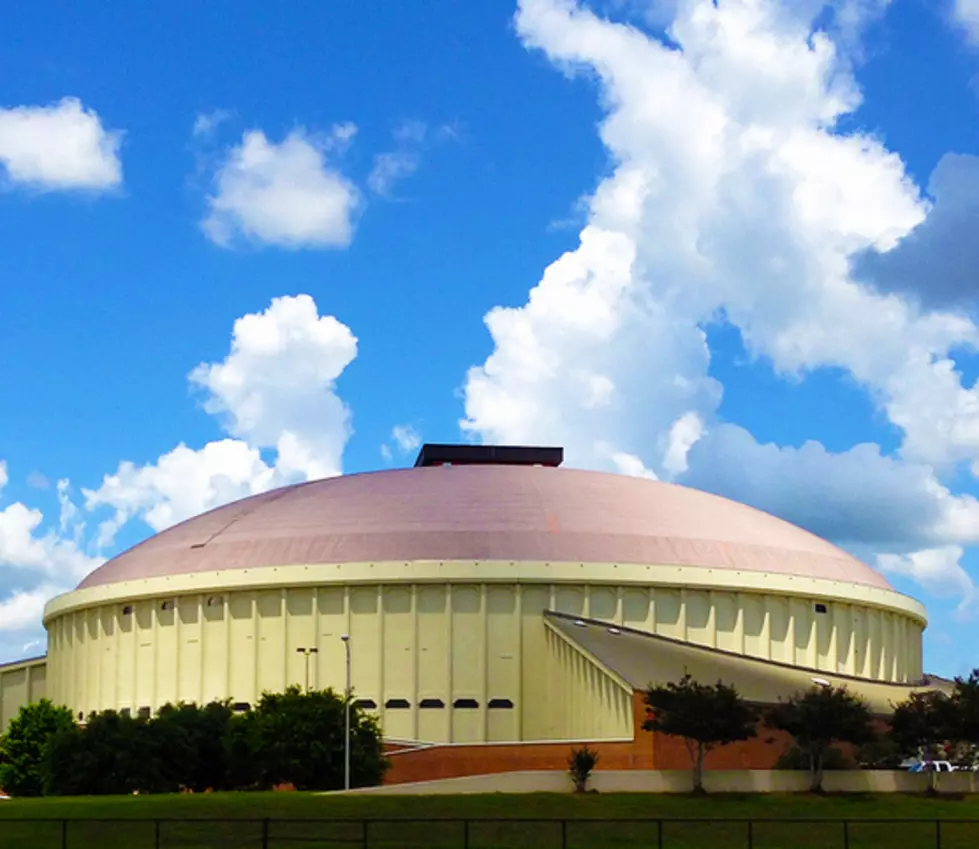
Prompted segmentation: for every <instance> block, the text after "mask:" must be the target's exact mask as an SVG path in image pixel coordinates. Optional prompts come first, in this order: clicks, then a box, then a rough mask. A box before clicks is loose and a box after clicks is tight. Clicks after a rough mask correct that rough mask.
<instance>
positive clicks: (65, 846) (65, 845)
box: [61, 820, 68, 849]
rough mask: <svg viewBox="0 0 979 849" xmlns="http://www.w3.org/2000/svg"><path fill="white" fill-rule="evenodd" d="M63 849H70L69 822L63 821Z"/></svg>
mask: <svg viewBox="0 0 979 849" xmlns="http://www.w3.org/2000/svg"><path fill="white" fill-rule="evenodd" d="M61 849H68V820H62V821H61Z"/></svg>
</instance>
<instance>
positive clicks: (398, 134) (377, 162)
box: [367, 121, 461, 198]
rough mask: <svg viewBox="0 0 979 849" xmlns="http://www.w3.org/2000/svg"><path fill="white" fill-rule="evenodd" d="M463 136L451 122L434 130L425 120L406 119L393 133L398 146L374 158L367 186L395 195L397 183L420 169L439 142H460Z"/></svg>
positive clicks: (379, 191)
mask: <svg viewBox="0 0 979 849" xmlns="http://www.w3.org/2000/svg"><path fill="white" fill-rule="evenodd" d="M460 137H461V136H460V131H459V128H458V127H456V126H454V125H451V124H444V125H442V126H440V127H436V128H435V129H430V128H429V127H428V125H427V124H426V123H425V122H423V121H404V122H402V123H401V124H400V125H399V126H398V127H397V128H396V129H395V131H394V133H393V139H394V149H393V150H389V151H384V152H383V153H379V154H377V155H376V156H375V157H374V166H373V168H371V172H370V174H369V175H368V177H367V187H368V188H369V189H370V190H371V191H372V192H374V193H375V194H377V195H380V196H382V197H386V198H391V197H393V195H394V188H395V187H396V186H397V184H398V183H401V182H403V181H404V180H406V179H407V178H408V177H410V176H411V175H412V174H414V173H415V172H416V171H417V170H418V168H419V166H420V165H421V163H422V155H423V154H424V153H426V152H428V151H429V150H431V149H432V148H433V147H434V146H436V145H438V144H441V143H444V142H452V141H459V139H460Z"/></svg>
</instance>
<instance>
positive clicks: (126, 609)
mask: <svg viewBox="0 0 979 849" xmlns="http://www.w3.org/2000/svg"><path fill="white" fill-rule="evenodd" d="M206 604H207V606H208V607H217V606H219V605H222V604H224V597H223V596H219V595H212V596H209V597H208V599H207V602H206ZM175 606H176V602H174V601H173V599H167V600H166V601H164V602H162V603H161V604H160V610H173V609H174V607H175ZM815 610H816V613H826V612H827V608H826V605H825V604H822V603H821V602H816V604H815ZM132 612H133V606H132V605H131V604H126V605H124V606H123V608H122V615H123V616H131V615H132Z"/></svg>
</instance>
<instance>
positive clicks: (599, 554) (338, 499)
mask: <svg viewBox="0 0 979 849" xmlns="http://www.w3.org/2000/svg"><path fill="white" fill-rule="evenodd" d="M410 560H481V561H487V560H505V561H543V562H552V563H553V562H581V563H644V564H662V565H681V566H706V567H712V568H717V569H735V570H748V571H756V572H769V573H781V574H788V575H799V576H804V577H809V578H823V579H830V580H838V581H847V582H851V583H854V584H862V585H865V586H870V587H878V588H883V589H889V588H890V585H889V584H888V583H887V581H886V580H885V579H884V577H883V576H882V575H880V574H878V573H877V572H875V571H874V570H873V569H871V568H870V567H869V566H867V565H866V564H864V563H861V562H860V561H859V560H857V559H855V558H854V557H851V556H850V555H849V554H847V553H846V552H844V551H841V550H840V549H838V548H836V547H835V546H833V545H831V544H830V543H828V542H826V541H825V540H822V539H820V538H819V537H817V536H814V535H813V534H810V533H808V532H807V531H804V530H801V529H800V528H797V527H796V526H794V525H791V524H789V523H788V522H784V521H782V520H781V519H777V518H775V517H774V516H770V515H768V514H767V513H763V512H761V511H759V510H755V509H754V508H752V507H747V506H745V505H743V504H739V503H737V502H734V501H730V500H728V499H726V498H721V497H719V496H716V495H710V494H708V493H705V492H700V491H698V490H695V489H688V488H686V487H682V486H677V485H675V484H669V483H662V482H659V481H651V480H644V479H641V478H634V477H625V476H622V475H614V474H607V473H604V472H588V471H580V470H574V469H566V468H551V467H547V466H526V465H524V466H519V465H458V466H428V467H419V468H411V469H397V470H392V471H384V472H370V473H366V474H357V475H346V476H343V477H336V478H328V479H326V480H318V481H312V482H310V483H305V484H298V485H295V486H289V487H285V488H283V489H278V490H274V491H272V492H267V493H264V494H262V495H256V496H253V497H251V498H246V499H244V500H242V501H238V502H235V503H233V504H228V505H226V506H224V507H219V508H217V509H215V510H211V511H210V512H208V513H204V514H203V515H201V516H197V517H196V518H193V519H189V520H187V521H186V522H183V523H182V524H179V525H176V526H174V527H172V528H170V529H168V530H165V531H162V532H161V533H159V534H157V535H156V536H154V537H151V538H150V539H148V540H146V541H145V542H143V543H140V544H139V545H137V546H135V547H134V548H132V549H130V550H129V551H126V552H124V553H123V554H120V555H119V556H117V557H115V558H113V559H112V560H109V561H107V562H106V563H104V564H103V565H102V566H100V567H99V568H98V569H96V570H95V571H94V572H92V574H91V575H89V576H88V577H87V578H86V579H85V580H84V581H82V582H81V584H80V585H79V589H81V588H85V587H93V586H99V585H104V584H112V583H116V582H119V581H131V580H140V579H143V578H155V577H161V576H168V575H185V574H191V573H197V572H210V571H215V570H229V569H253V568H261V567H265V566H286V565H297V564H302V565H313V564H320V563H329V564H333V563H361V562H380V561H396V562H397V561H401V562H404V561H410Z"/></svg>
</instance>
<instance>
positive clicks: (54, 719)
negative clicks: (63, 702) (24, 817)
mask: <svg viewBox="0 0 979 849" xmlns="http://www.w3.org/2000/svg"><path fill="white" fill-rule="evenodd" d="M74 725H75V723H74V720H73V719H72V716H71V711H70V710H68V708H66V707H57V706H55V705H54V704H53V703H52V702H50V701H49V700H48V699H41V701H39V702H35V703H33V704H29V705H24V706H23V707H21V709H20V711H19V712H18V714H17V716H15V717H14V718H13V719H12V720H11V721H10V726H9V727H8V729H7V733H6V734H5V735H4V736H3V737H0V788H3V789H4V790H5V791H6V792H7V793H9V794H11V795H13V796H40V795H41V794H42V793H43V792H44V752H45V748H46V747H47V745H48V742H49V741H50V740H51V738H52V737H53V736H54V735H56V734H57V733H58V732H59V731H62V730H65V729H69V728H73V727H74Z"/></svg>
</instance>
